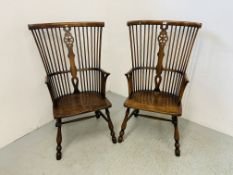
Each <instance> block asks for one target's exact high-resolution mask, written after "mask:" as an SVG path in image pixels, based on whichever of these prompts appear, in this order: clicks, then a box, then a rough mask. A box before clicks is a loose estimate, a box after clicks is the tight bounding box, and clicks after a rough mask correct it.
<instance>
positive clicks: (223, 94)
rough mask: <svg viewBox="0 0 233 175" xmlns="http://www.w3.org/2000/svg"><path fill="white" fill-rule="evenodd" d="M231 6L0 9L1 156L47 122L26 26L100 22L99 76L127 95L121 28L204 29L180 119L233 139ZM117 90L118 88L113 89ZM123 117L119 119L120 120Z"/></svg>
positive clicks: (60, 1) (98, 4) (69, 4)
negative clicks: (144, 24)
mask: <svg viewBox="0 0 233 175" xmlns="http://www.w3.org/2000/svg"><path fill="white" fill-rule="evenodd" d="M232 4H233V3H232V2H231V1H227V0H224V1H221V2H220V1H210V0H207V1H201V0H196V1H191V0H176V1H174V0H157V1H153V0H128V1H125V0H124V1H123V0H118V1H114V0H99V1H94V0H85V1H81V0H70V1H65V0H50V1H46V0H40V1H35V0H21V1H3V2H1V7H0V20H1V29H0V31H1V32H0V80H1V86H0V116H1V117H0V133H1V139H0V148H1V147H3V146H5V145H7V144H8V143H10V142H12V141H14V140H15V139H17V138H19V137H21V136H23V135H25V134H26V133H28V132H30V131H32V130H34V129H36V128H38V127H40V126H41V125H43V124H45V123H47V122H49V121H51V120H52V108H51V105H52V104H51V100H50V97H49V94H48V91H47V88H46V86H45V85H44V75H45V72H44V69H43V67H42V63H41V61H40V58H39V54H38V52H37V50H36V46H35V44H34V41H33V38H32V36H31V34H30V32H29V31H28V29H27V24H29V23H39V22H56V21H86V20H91V21H105V22H106V28H105V29H104V35H103V49H102V63H103V68H104V69H106V70H107V71H109V72H111V76H110V78H109V81H108V87H109V88H108V89H109V90H111V91H113V92H116V93H119V94H121V95H124V96H126V95H127V84H126V79H125V77H124V75H123V74H124V73H125V72H126V71H128V69H129V68H130V66H131V61H130V50H129V40H128V29H127V27H126V21H128V20H131V19H179V20H193V21H201V22H203V24H204V25H203V28H202V29H201V33H200V35H199V36H198V38H199V39H198V42H197V44H196V47H195V51H194V53H193V60H194V61H193V62H192V64H191V66H190V69H189V72H190V73H189V77H190V80H191V83H190V84H189V86H188V88H187V91H186V95H185V96H186V99H187V100H185V99H184V101H183V103H184V105H185V109H184V115H183V117H185V118H187V119H189V120H192V121H194V122H197V123H200V124H202V125H204V126H207V127H210V128H213V129H216V130H219V131H221V132H224V133H226V134H229V135H232V136H233V128H232V127H233V126H232V123H233V119H232V113H233V111H232V109H231V104H233V103H232V99H233V94H231V89H232V88H233V78H232V75H233V69H231V66H232V65H233V59H232V58H233V43H232V42H231V39H232V38H233V37H232V35H233V34H232V32H231V28H232V27H233V22H232V19H231V18H232V14H231V13H230V12H231V11H230V10H231V9H230V7H231V6H232ZM119 82H121V83H119ZM119 117H121V116H119Z"/></svg>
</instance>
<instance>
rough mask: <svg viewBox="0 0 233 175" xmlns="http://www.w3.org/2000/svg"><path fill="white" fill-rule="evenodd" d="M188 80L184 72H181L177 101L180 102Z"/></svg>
mask: <svg viewBox="0 0 233 175" xmlns="http://www.w3.org/2000/svg"><path fill="white" fill-rule="evenodd" d="M188 82H189V80H188V78H187V75H186V74H183V78H182V82H181V87H180V91H179V103H181V100H182V97H183V94H184V90H185V88H186V85H187V84H188Z"/></svg>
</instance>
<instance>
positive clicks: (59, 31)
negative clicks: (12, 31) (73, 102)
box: [29, 22, 104, 99]
mask: <svg viewBox="0 0 233 175" xmlns="http://www.w3.org/2000/svg"><path fill="white" fill-rule="evenodd" d="M103 27H104V23H103V22H62V23H44V24H31V25H29V29H30V30H31V32H32V35H33V37H34V39H35V42H36V45H37V47H38V50H39V53H40V56H41V59H42V62H43V65H44V68H45V71H46V73H47V77H48V81H50V83H51V85H52V89H53V94H54V98H55V99H56V98H59V97H62V96H65V95H68V94H72V93H76V92H90V91H95V92H99V93H100V91H101V75H100V71H99V70H100V64H101V39H102V29H103Z"/></svg>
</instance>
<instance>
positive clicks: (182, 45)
mask: <svg viewBox="0 0 233 175" xmlns="http://www.w3.org/2000/svg"><path fill="white" fill-rule="evenodd" d="M127 25H128V26H129V36H130V46H131V56H132V69H131V70H130V71H129V72H128V73H126V74H125V75H126V77H127V80H128V91H129V96H128V98H127V99H126V101H125V103H124V106H125V107H126V108H127V109H126V115H125V118H124V121H123V123H122V126H121V131H120V135H119V138H118V142H120V143H121V142H122V141H123V136H124V131H125V129H126V125H127V122H128V120H129V119H130V118H131V117H132V116H135V117H137V116H141V117H147V118H153V119H159V120H163V121H169V122H172V123H173V125H174V127H175V132H174V139H175V155H176V156H180V149H179V147H180V145H179V131H178V118H177V117H178V116H181V114H182V107H181V106H182V105H181V99H182V96H183V93H184V90H185V87H186V85H187V83H188V80H187V77H186V74H185V72H186V68H187V65H188V61H189V58H190V54H191V51H192V47H193V44H194V41H195V38H196V35H197V32H198V29H199V28H200V27H201V24H200V23H194V22H181V21H130V22H128V23H127ZM156 54H157V55H156ZM130 108H132V109H134V110H133V111H132V112H131V113H130ZM140 110H144V111H150V112H156V113H162V114H168V115H171V116H172V119H171V120H170V119H167V118H161V117H152V116H148V115H144V114H140V113H139V111H140Z"/></svg>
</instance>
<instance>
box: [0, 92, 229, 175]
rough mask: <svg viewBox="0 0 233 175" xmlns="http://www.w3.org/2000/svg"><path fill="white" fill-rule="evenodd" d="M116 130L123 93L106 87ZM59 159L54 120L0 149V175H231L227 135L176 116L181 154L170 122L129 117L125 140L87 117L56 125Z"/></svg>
mask: <svg viewBox="0 0 233 175" xmlns="http://www.w3.org/2000/svg"><path fill="white" fill-rule="evenodd" d="M107 96H108V98H109V99H110V100H111V101H112V103H113V107H112V108H111V110H110V112H111V115H112V120H113V123H114V124H115V131H116V133H117V135H118V133H119V130H120V125H121V122H122V120H123V116H124V112H125V109H124V108H123V107H122V104H123V101H124V98H123V97H121V96H119V95H116V94H114V93H111V92H110V93H108V94H107ZM62 131H63V143H62V146H63V159H62V160H61V161H56V160H55V147H56V144H55V135H56V128H55V127H54V121H53V122H50V123H48V124H47V125H45V126H43V127H41V128H39V129H38V130H36V131H34V132H32V133H30V134H28V135H26V136H24V137H22V138H21V139H18V140H17V141H15V142H14V143H12V144H10V145H8V146H7V147H5V148H3V149H1V150H0V175H16V174H17V175H53V174H54V175H55V174H56V175H60V174H61V175H64V174H67V175H73V174H80V175H113V174H121V175H131V174H133V175H150V174H151V175H152V174H153V175H154V174H157V175H166V174H177V175H182V174H184V175H194V174H195V175H215V174H216V175H220V174H221V175H232V174H233V138H232V137H230V136H227V135H224V134H221V133H219V132H216V131H214V130H211V129H208V128H205V127H202V126H200V125H198V124H195V123H193V122H190V121H187V120H185V119H180V132H181V157H178V158H177V157H175V156H174V140H173V126H172V125H171V124H169V123H167V122H162V121H158V120H150V119H145V118H132V119H131V120H130V121H129V122H128V127H127V129H126V137H125V141H124V142H123V143H121V144H115V145H114V144H112V142H111V138H110V134H109V130H108V127H107V123H106V122H105V121H103V119H102V118H101V119H98V120H97V119H95V118H94V119H90V120H86V121H81V122H77V123H70V124H67V125H65V126H64V127H63V128H62Z"/></svg>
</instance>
